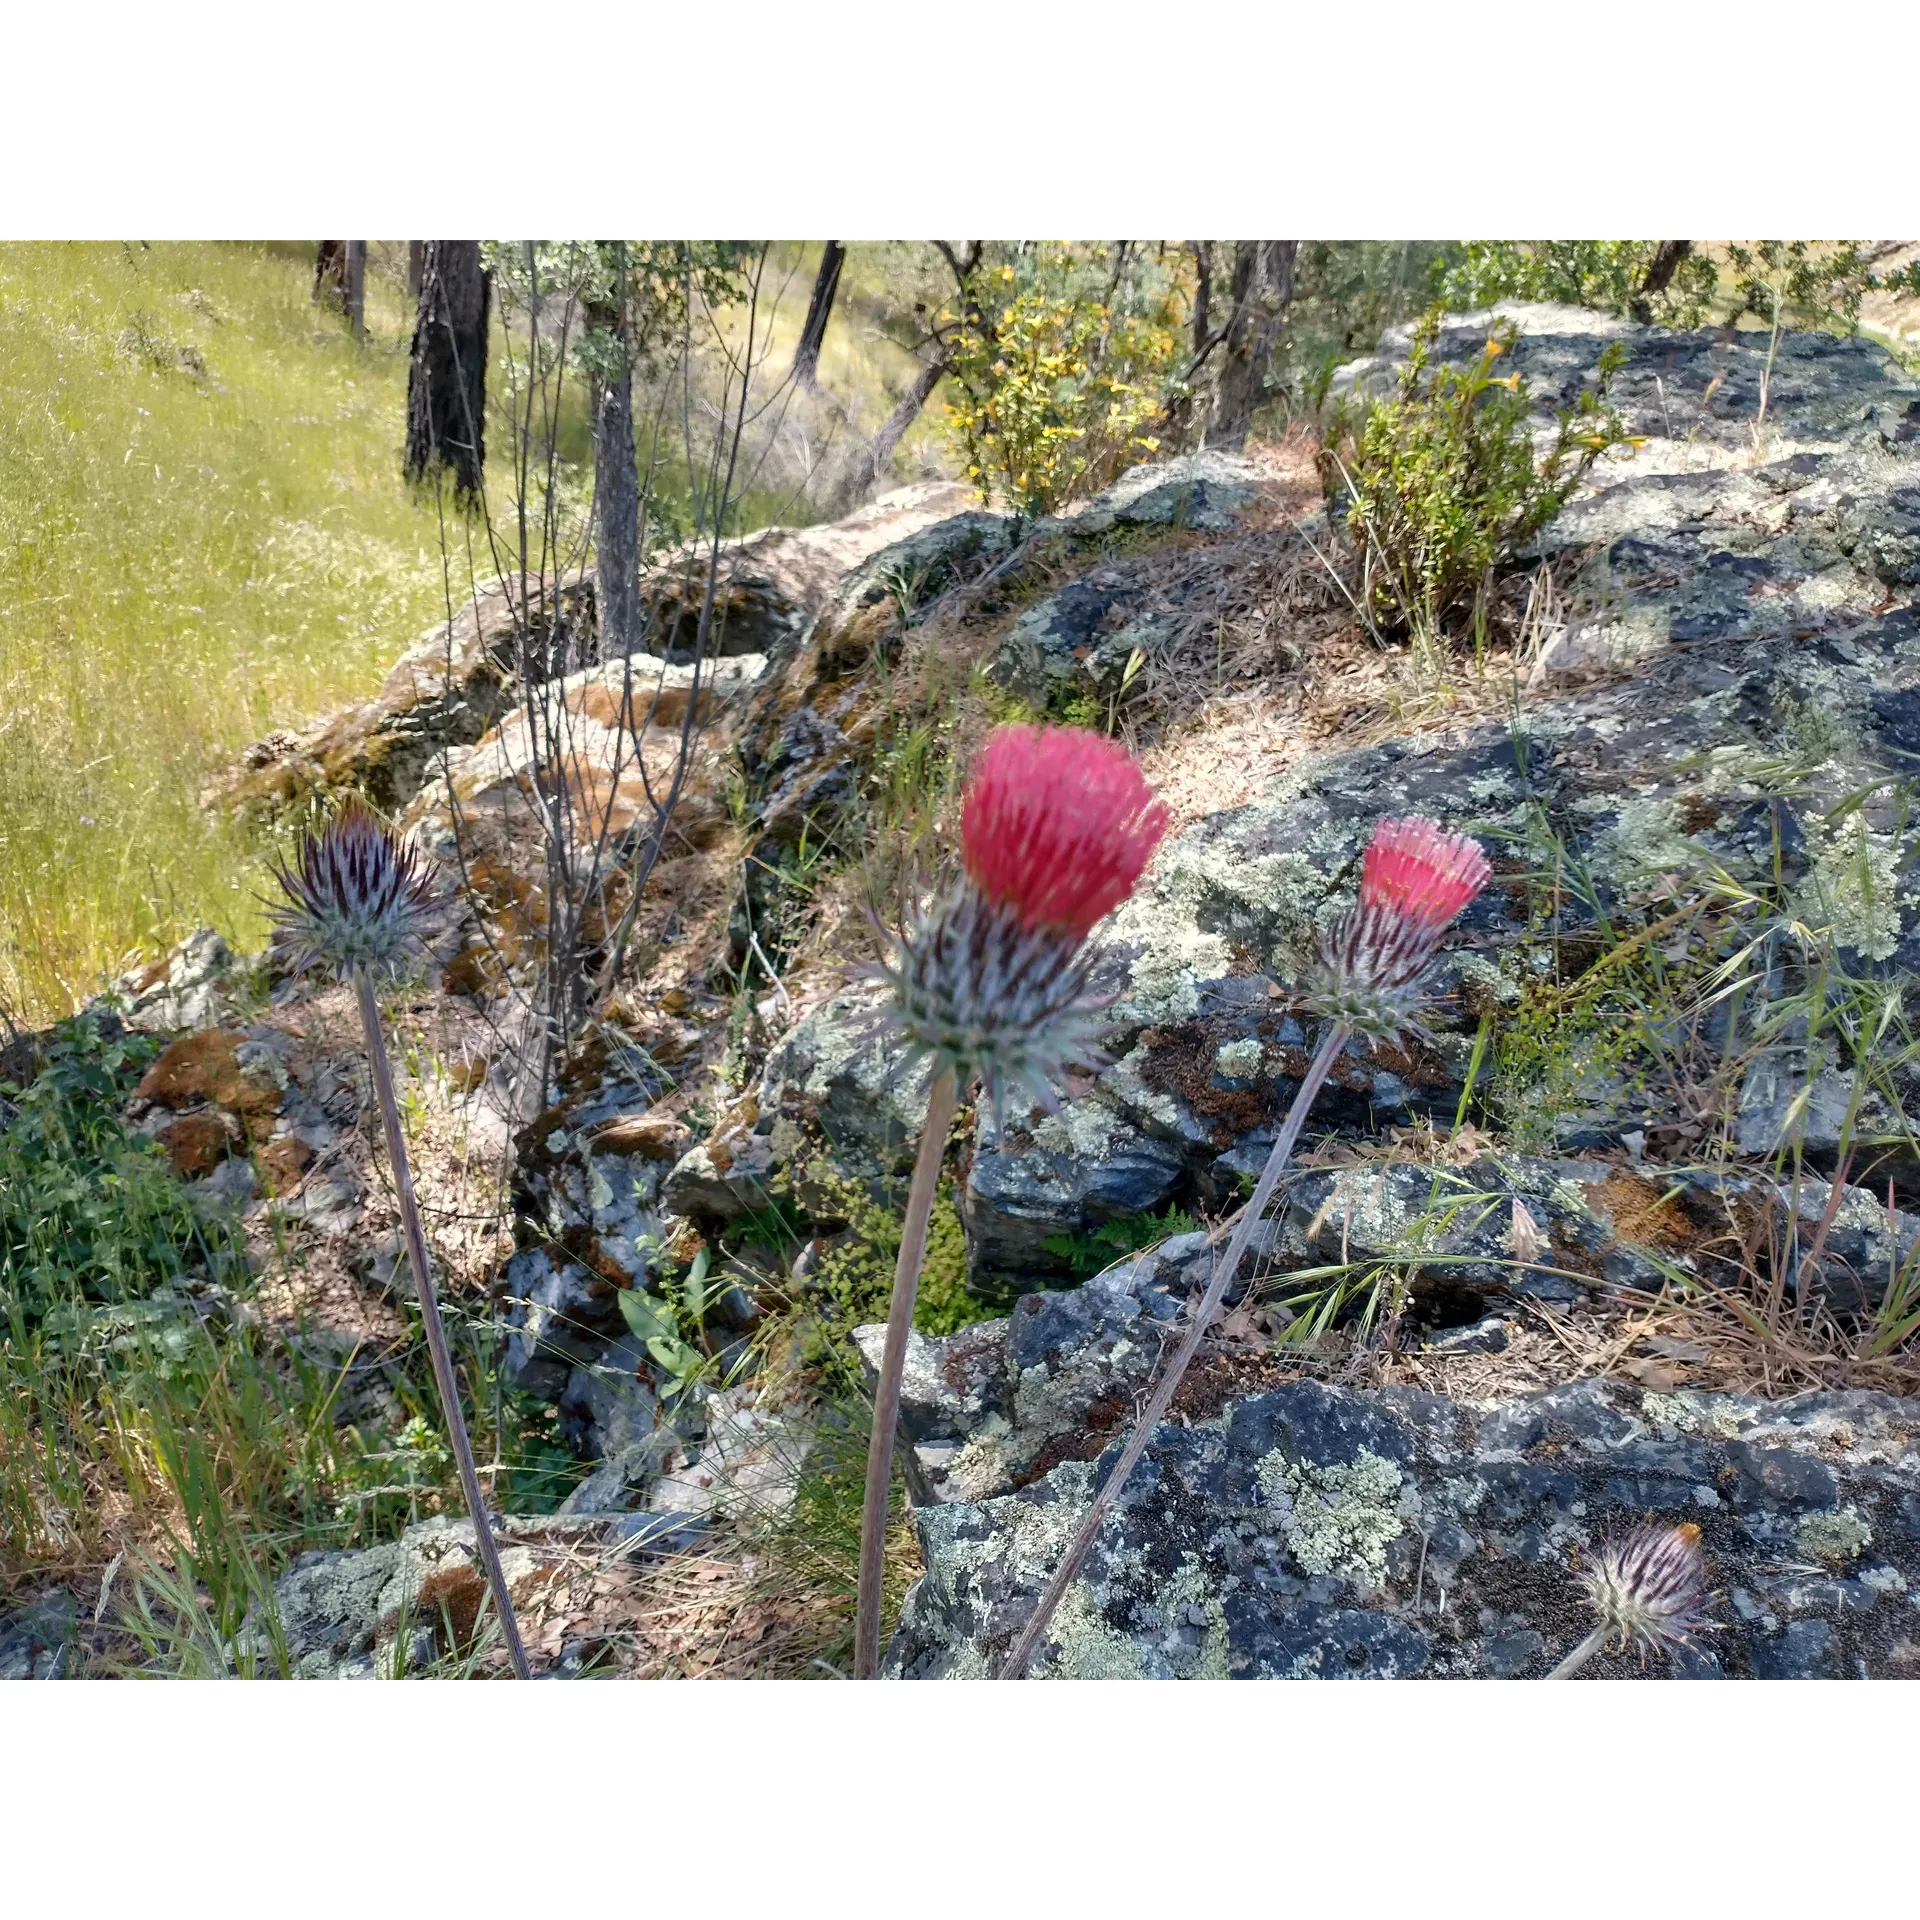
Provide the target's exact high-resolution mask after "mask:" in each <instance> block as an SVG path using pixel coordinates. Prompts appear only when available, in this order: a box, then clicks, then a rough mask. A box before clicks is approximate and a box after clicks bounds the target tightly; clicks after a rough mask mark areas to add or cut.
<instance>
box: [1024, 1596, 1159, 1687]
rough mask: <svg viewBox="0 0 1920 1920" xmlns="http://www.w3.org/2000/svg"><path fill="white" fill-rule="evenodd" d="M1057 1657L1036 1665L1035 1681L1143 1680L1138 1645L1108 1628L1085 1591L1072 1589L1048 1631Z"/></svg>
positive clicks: (1144, 1667) (1144, 1674)
mask: <svg viewBox="0 0 1920 1920" xmlns="http://www.w3.org/2000/svg"><path fill="white" fill-rule="evenodd" d="M1048 1631H1049V1633H1050V1634H1051V1635H1052V1637H1053V1639H1054V1641H1055V1643H1056V1644H1057V1645H1058V1646H1059V1649H1060V1652H1059V1654H1058V1656H1057V1657H1056V1658H1054V1659H1052V1660H1048V1661H1045V1662H1041V1663H1039V1664H1036V1665H1035V1666H1034V1667H1033V1669H1032V1673H1033V1677H1034V1678H1035V1679H1036V1680H1144V1679H1145V1678H1146V1677H1147V1661H1146V1655H1145V1653H1144V1652H1143V1651H1142V1649H1141V1647H1140V1644H1139V1642H1138V1641H1136V1640H1134V1639H1132V1638H1130V1637H1129V1636H1128V1635H1126V1634H1124V1633H1120V1632H1118V1631H1116V1630H1115V1629H1114V1628H1112V1627H1110V1626H1108V1625H1107V1623H1106V1621H1105V1620H1103V1619H1102V1618H1101V1617H1100V1612H1099V1609H1098V1608H1096V1607H1095V1606H1094V1604H1093V1602H1092V1601H1091V1600H1090V1599H1088V1597H1087V1592H1086V1589H1085V1588H1084V1587H1082V1586H1075V1587H1072V1588H1070V1589H1069V1590H1068V1593H1067V1597H1066V1598H1065V1599H1064V1600H1062V1601H1061V1602H1060V1609H1059V1611H1058V1612H1057V1613H1056V1614H1055V1615H1054V1616H1053V1624H1052V1626H1051V1627H1050V1628H1049V1629H1048Z"/></svg>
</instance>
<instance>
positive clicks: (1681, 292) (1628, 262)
mask: <svg viewBox="0 0 1920 1920" xmlns="http://www.w3.org/2000/svg"><path fill="white" fill-rule="evenodd" d="M1660 246H1661V243H1660V242H1659V241H1658V240H1469V241H1468V242H1467V243H1466V247H1465V250H1464V252H1463V253H1462V255H1461V257H1460V258H1459V259H1458V260H1456V261H1455V262H1454V263H1453V264H1452V265H1451V266H1450V267H1449V268H1448V269H1447V270H1446V271H1445V273H1444V274H1443V275H1442V276H1441V280H1440V299H1441V302H1442V303H1443V304H1444V305H1445V306H1448V307H1450V308H1452V309H1454V310H1455V311H1456V312H1466V311H1469V310H1471V309H1474V308H1478V307H1490V306H1492V305H1494V304H1495V302H1497V301H1500V300H1554V301H1559V302H1562V303H1564V304H1565V305H1567V306H1574V307H1597V308H1599V309H1601V311H1603V312H1606V313H1616V314H1621V315H1623V316H1630V317H1631V318H1633V319H1637V320H1660V321H1664V322H1665V323H1666V324H1667V325H1669V326H1676V327H1697V326H1699V325H1700V324H1701V323H1702V322H1703V321H1704V320H1705V319H1706V318H1707V315H1708V312H1709V310H1710V308H1711V306H1712V303H1713V296H1714V290H1715V288H1716V286H1717V284H1718V281H1719V274H1718V273H1717V271H1716V270H1715V267H1714V264H1713V262H1712V261H1711V260H1710V259H1709V258H1708V257H1707V256H1706V255H1705V254H1702V253H1698V252H1690V253H1688V254H1686V255H1685V256H1684V257H1683V258H1682V259H1681V261H1680V263H1679V265H1678V266H1677V267H1676V268H1675V269H1674V270H1673V276H1672V278H1671V279H1670V280H1669V281H1668V283H1667V285H1666V286H1665V288H1663V289H1662V290H1660V291H1659V292H1657V293H1651V294H1650V293H1648V292H1647V291H1646V287H1647V276H1648V273H1649V271H1650V270H1651V269H1652V268H1653V266H1654V261H1655V256H1656V254H1657V253H1658V252H1659V249H1660Z"/></svg>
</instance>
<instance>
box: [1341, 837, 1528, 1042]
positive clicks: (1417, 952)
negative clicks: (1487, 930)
mask: <svg viewBox="0 0 1920 1920" xmlns="http://www.w3.org/2000/svg"><path fill="white" fill-rule="evenodd" d="M1491 871H1492V869H1491V868H1490V867H1489V866H1488V864H1487V856H1486V855H1485V854H1484V853H1482V852H1481V851H1480V849H1479V847H1478V846H1476V845H1475V844H1474V842H1473V841H1471V840H1470V839H1468V838H1467V836H1466V835H1465V834H1460V833H1448V832H1447V831H1446V830H1445V829H1444V828H1442V827H1441V826H1439V825H1438V824H1437V823H1436V822H1434V821H1432V820H1425V819H1421V818H1419V817H1418V816H1416V817H1414V818H1412V819H1406V820H1382V821H1381V822H1380V823H1379V825H1378V826H1376V827H1375V828H1374V830H1373V839H1372V841H1371V843H1370V844H1369V845H1368V847H1367V855H1366V862H1365V865H1364V867H1363V869H1362V873H1361V879H1360V900H1359V904H1358V905H1357V906H1355V907H1354V908H1353V910H1352V911H1351V912H1350V913H1348V914H1347V915H1346V917H1345V918H1344V919H1342V920H1341V921H1340V922H1339V923H1338V925H1336V926H1335V927H1334V928H1333V930H1332V931H1331V932H1330V933H1329V934H1328V935H1327V937H1326V938H1325V939H1324V940H1323V941H1322V942H1321V946H1320V954H1319V958H1318V960H1317V961H1316V963H1315V966H1314V970H1313V974H1312V977H1311V979H1310V981H1309V984H1308V992H1307V999H1308V1003H1309V1004H1310V1005H1311V1006H1312V1007H1313V1008H1314V1010H1315V1011H1316V1012H1318V1013H1322V1014H1324V1015H1326V1016H1327V1018H1329V1019H1330V1020H1334V1021H1336V1022H1338V1023H1339V1024H1341V1025H1343V1026H1347V1027H1351V1028H1352V1029H1353V1030H1354V1031H1355V1032H1357V1033H1364V1034H1367V1035H1369V1036H1371V1037H1372V1038H1374V1039H1379V1040H1394V1039H1397V1038H1398V1037H1399V1034H1400V1031H1401V1029H1402V1028H1403V1027H1408V1026H1411V1025H1413V1024H1414V1019H1413V1014H1414V1007H1415V1004H1416V996H1415V989H1416V988H1417V987H1418V986H1419V984H1420V979H1421V976H1422V975H1423V974H1424V973H1425V972H1426V970H1427V968H1428V967H1429V966H1431V965H1432V963H1433V957H1434V955H1435V954H1436V953H1437V952H1438V951H1439V949H1440V942H1441V940H1442V938H1443V937H1444V936H1445V934H1446V931H1447V929H1448V927H1450V926H1451V925H1452V924H1453V922H1454V920H1455V918H1456V917H1457V916H1458V914H1459V913H1460V911H1461V909H1462V908H1464V907H1465V906H1466V905H1467V903H1468V902H1469V901H1470V900H1472V898H1473V897H1474V895H1475V894H1477V893H1478V892H1479V891H1480V889H1481V888H1482V887H1483V886H1485V885H1486V883H1487V876H1488V874H1489V873H1490V872H1491Z"/></svg>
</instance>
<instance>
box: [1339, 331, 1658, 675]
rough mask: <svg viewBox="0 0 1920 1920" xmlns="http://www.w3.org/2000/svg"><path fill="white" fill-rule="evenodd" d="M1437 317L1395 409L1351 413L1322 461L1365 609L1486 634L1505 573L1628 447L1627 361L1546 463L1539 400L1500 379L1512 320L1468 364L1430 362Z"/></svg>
mask: <svg viewBox="0 0 1920 1920" xmlns="http://www.w3.org/2000/svg"><path fill="white" fill-rule="evenodd" d="M1441 319H1442V315H1441V310H1440V309H1439V308H1438V307H1435V308H1432V309H1430V310H1429V312H1428V313H1427V315H1426V316H1425V318H1424V319H1423V320H1422V321H1421V323H1420V325H1419V326H1418V327H1417V328H1416V329H1415V331H1414V335H1413V340H1412V343H1411V350H1410V352H1409V354H1408V358H1407V363H1406V365H1405V367H1403V368H1402V370H1401V373H1400V377H1399V381H1398V383H1397V385H1396V387H1395V390H1394V393H1393V396H1392V398H1391V399H1387V400H1383V401H1380V402H1378V403H1376V404H1374V405H1373V406H1371V407H1369V408H1365V409H1364V410H1362V411H1359V412H1355V411H1354V410H1352V409H1349V408H1343V409H1342V410H1341V411H1340V412H1339V413H1338V414H1336V416H1335V417H1334V419H1333V421H1332V423H1331V424H1330V426H1329V428H1328V431H1327V435H1326V439H1325V442H1324V444H1323V446H1322V448H1321V452H1320V472H1321V479H1322V483H1323V485H1324V487H1325V489H1326V493H1327V499H1328V508H1329V512H1330V513H1332V514H1335V515H1337V516H1338V518H1339V519H1340V521H1341V523H1342V524H1343V525H1344V527H1345V528H1346V530H1347V532H1348V534H1349V535H1350V537H1351V538H1352V540H1353V542H1354V544H1355V546H1356V547H1357V548H1358V549H1359V554H1360V561H1361V592H1360V595H1359V604H1360V605H1361V606H1362V608H1363V610H1364V612H1365V613H1366V615H1367V617H1368V618H1369V619H1371V620H1373V621H1375V622H1377V623H1378V624H1379V625H1380V626H1381V627H1382V628H1384V629H1386V630H1388V631H1392V632H1398V633H1407V634H1411V635H1413V636H1414V638H1415V639H1416V640H1420V639H1432V638H1434V637H1437V636H1439V635H1440V634H1441V633H1443V632H1444V631H1445V629H1446V627H1447V624H1448V623H1449V622H1450V621H1452V620H1454V619H1456V618H1457V617H1458V616H1460V615H1461V614H1463V613H1466V612H1471V614H1472V625H1473V629H1474V631H1475V633H1476V634H1483V633H1484V632H1485V629H1486V622H1487V619H1488V615H1489V612H1490V606H1491V596H1492V591H1493V586H1494V580H1495V575H1496V571H1497V569H1498V568H1499V567H1500V566H1501V565H1502V564H1503V563H1504V562H1506V561H1508V560H1510V559H1511V558H1512V557H1513V555H1514V554H1515V553H1516V552H1517V551H1518V550H1520V549H1521V548H1522V547H1523V546H1524V545H1525V543H1526V542H1527V541H1528V540H1529V539H1530V538H1531V537H1532V536H1533V535H1534V534H1536V533H1538V532H1539V530H1540V529H1541V528H1542V527H1544V526H1545V525H1546V524H1547V522H1548V521H1549V520H1551V519H1552V518H1553V516H1554V515H1555V514H1556V513H1558V512H1559V511H1560V509H1561V508H1562V507H1563V506H1564V505H1565V504H1566V503H1567V501H1568V499H1569V498H1570V497H1571V496H1572V494H1573V491H1574V489H1575V488H1576V487H1577V486H1578V485H1579V484H1580V482H1581V480H1582V479H1583V478H1584V477H1585V475H1586V473H1587V471H1588V469H1589V468H1591V467H1592V465H1593V464H1594V462H1595V461H1596V460H1598V459H1599V458H1600V457H1601V456H1602V455H1603V454H1605V453H1607V452H1609V451H1611V450H1612V449H1614V448H1616V447H1621V446H1627V445H1633V444H1637V443H1636V442H1634V441H1632V440H1631V439H1630V438H1629V436H1628V434H1627V432H1626V429H1625V426H1624V425H1623V423H1622V422H1621V419H1620V416H1619V415H1618V413H1616V412H1615V411H1614V409H1613V408H1612V407H1611V406H1610V405H1609V404H1608V401H1607V397H1606V390H1607V382H1608V380H1609V378H1610V377H1611V376H1612V375H1613V374H1614V373H1615V372H1617V371H1618V369H1619V366H1620V364H1621V358H1622V355H1621V350H1620V348H1619V347H1618V346H1617V345H1614V346H1610V347H1608V348H1607V350H1606V351H1605V352H1604V353H1603V354H1602V355H1601V357H1600V362H1599V365H1598V366H1597V367H1596V368H1595V370H1594V379H1593V384H1592V385H1591V386H1589V387H1587V388H1586V390H1585V391H1584V392H1583V393H1582V394H1581V396H1580V398H1579V400H1578V401H1577V402H1576V403H1575V404H1574V405H1573V406H1572V407H1570V408H1567V409H1565V410H1564V411H1562V412H1561V413H1560V414H1559V416H1558V427H1557V430H1556V432H1555V434H1554V437H1553V439H1552V442H1551V443H1550V445H1549V446H1548V447H1547V449H1546V451H1545V453H1544V454H1542V453H1539V452H1536V450H1535V445H1534V437H1533V426H1532V420H1531V411H1530V404H1529V396H1528V393H1527V386H1526V382H1525V380H1524V379H1523V378H1522V377H1521V376H1520V375H1519V374H1517V373H1509V374H1501V373H1498V372H1497V371H1496V368H1497V367H1498V366H1499V363H1500V361H1501V359H1502V358H1503V356H1505V355H1506V354H1507V353H1508V352H1510V351H1511V350H1512V348H1513V346H1514V343H1515V341H1516V339H1517V338H1518V334H1517V331H1516V329H1515V328H1514V327H1513V325H1512V324H1511V323H1502V324H1501V325H1498V326H1496V327H1495V329H1494V330H1493V332H1492V333H1491V334H1490V335H1489V336H1488V338H1487V342H1486V345H1485V346H1484V347H1483V348H1482V349H1481V351H1480V352H1479V353H1478V354H1477V355H1476V356H1475V357H1474V358H1473V359H1472V360H1471V361H1469V362H1468V363H1467V364H1466V365H1464V366H1456V365H1452V364H1449V363H1448V362H1445V361H1437V360H1436V359H1435V358H1434V348H1435V346H1436V344H1437V342H1438V339H1439V333H1440V324H1441Z"/></svg>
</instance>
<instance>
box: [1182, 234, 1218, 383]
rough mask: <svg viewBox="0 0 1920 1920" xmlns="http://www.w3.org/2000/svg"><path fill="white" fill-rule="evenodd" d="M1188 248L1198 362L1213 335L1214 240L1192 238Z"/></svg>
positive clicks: (1194, 340)
mask: <svg viewBox="0 0 1920 1920" xmlns="http://www.w3.org/2000/svg"><path fill="white" fill-rule="evenodd" d="M1187 250H1188V252H1190V253H1191V254H1192V255H1193V357H1194V361H1195V363H1196V364H1198V363H1199V361H1200V360H1201V359H1202V358H1203V357H1204V356H1205V354H1206V351H1207V345H1208V342H1209V341H1210V340H1211V339H1212V337H1213V242H1212V241H1211V240H1190V241H1188V242H1187Z"/></svg>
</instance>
